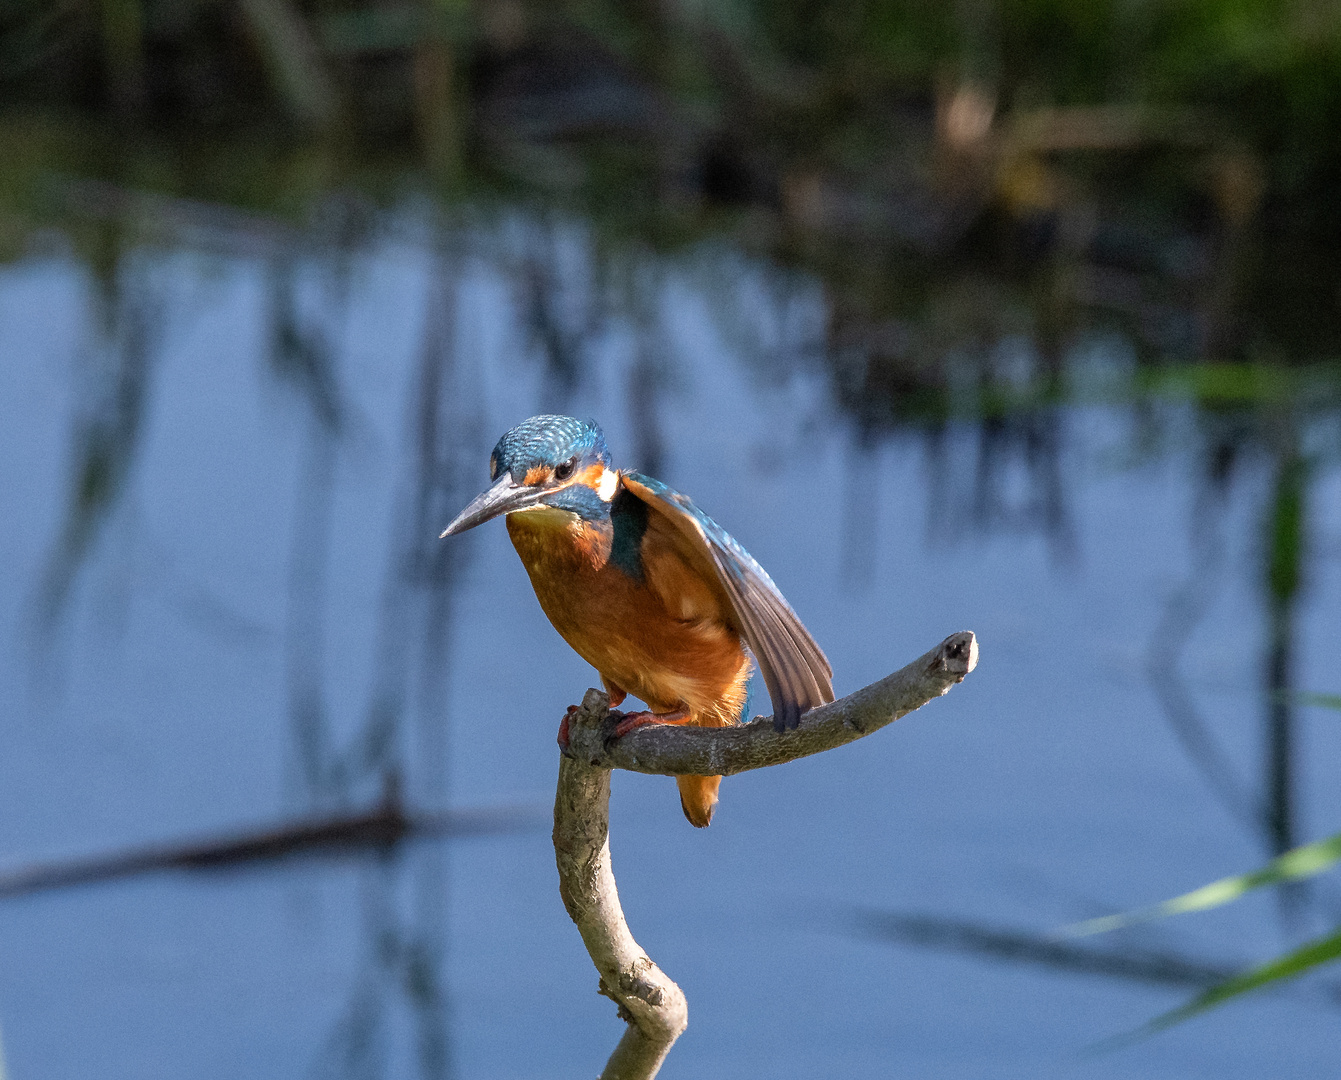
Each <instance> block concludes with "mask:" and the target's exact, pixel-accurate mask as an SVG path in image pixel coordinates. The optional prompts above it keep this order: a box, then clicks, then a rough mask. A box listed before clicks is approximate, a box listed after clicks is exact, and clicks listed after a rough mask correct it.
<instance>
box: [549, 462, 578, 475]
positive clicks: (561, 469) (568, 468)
mask: <svg viewBox="0 0 1341 1080" xmlns="http://www.w3.org/2000/svg"><path fill="white" fill-rule="evenodd" d="M576 468H577V458H569V459H568V460H567V461H565V462H564V463H563V464H562V465H560V466H558V467H557V468H556V469H555V470H554V479H555V480H567V479H568V478H569V477H570V476H572V475H573V470H574V469H576Z"/></svg>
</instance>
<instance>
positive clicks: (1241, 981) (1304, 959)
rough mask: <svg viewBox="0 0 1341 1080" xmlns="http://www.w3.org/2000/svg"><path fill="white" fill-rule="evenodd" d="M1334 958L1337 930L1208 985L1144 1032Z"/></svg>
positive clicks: (1338, 950)
mask: <svg viewBox="0 0 1341 1080" xmlns="http://www.w3.org/2000/svg"><path fill="white" fill-rule="evenodd" d="M1337 957H1341V928H1338V929H1337V930H1334V931H1333V932H1332V933H1331V934H1329V935H1328V936H1326V937H1321V938H1315V939H1314V940H1313V941H1310V942H1308V943H1307V944H1304V945H1301V946H1300V947H1299V948H1297V949H1294V950H1292V951H1291V952H1287V953H1285V954H1284V955H1283V956H1278V957H1276V959H1274V960H1270V961H1268V962H1267V963H1265V964H1263V965H1261V966H1260V967H1255V968H1252V969H1251V970H1249V971H1245V972H1244V973H1243V974H1242V975H1235V976H1234V978H1232V979H1226V980H1225V981H1224V982H1222V983H1220V985H1218V986H1212V987H1211V988H1210V989H1209V990H1207V991H1205V992H1204V993H1201V994H1198V995H1197V996H1196V997H1194V998H1193V999H1192V1000H1191V1001H1189V1002H1188V1003H1187V1004H1186V1005H1184V1006H1183V1007H1182V1008H1179V1009H1174V1010H1173V1011H1172V1012H1167V1013H1165V1014H1164V1015H1163V1016H1157V1017H1155V1019H1154V1020H1151V1021H1150V1023H1149V1024H1147V1025H1146V1028H1145V1030H1146V1032H1148V1033H1153V1032H1156V1031H1163V1030H1164V1029H1165V1028H1167V1027H1172V1026H1173V1025H1174V1024H1180V1023H1182V1022H1183V1021H1184V1020H1187V1019H1189V1018H1190V1017H1193V1016H1196V1015H1197V1014H1198V1013H1203V1012H1205V1011H1206V1010H1207V1009H1213V1008H1215V1007H1216V1006H1217V1005H1223V1004H1224V1003H1225V1002H1226V1001H1229V1000H1230V999H1231V998H1236V997H1238V996H1239V995H1240V994H1246V993H1248V992H1249V991H1250V990H1257V989H1259V988H1260V987H1263V986H1267V985H1269V984H1271V983H1275V982H1283V981H1285V980H1286V979H1294V978H1298V977H1299V976H1300V975H1302V974H1304V972H1306V971H1309V970H1310V969H1312V968H1315V967H1318V966H1319V965H1320V964H1326V963H1328V962H1329V961H1332V960H1335V959H1336V958H1337Z"/></svg>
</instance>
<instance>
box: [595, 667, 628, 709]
mask: <svg viewBox="0 0 1341 1080" xmlns="http://www.w3.org/2000/svg"><path fill="white" fill-rule="evenodd" d="M601 685H602V686H604V687H605V696H606V698H608V699H609V703H610V708H612V709H617V708H619V707H620V706H621V705H623V704H624V699H625V698H626V697H628V696H629V692H628V691H627V690H625V689H624V688H623V687H622V686H616V685H615V684H614V683H612V682H610V681H609V680H607V679H606V677H605V676H604V675H602V676H601Z"/></svg>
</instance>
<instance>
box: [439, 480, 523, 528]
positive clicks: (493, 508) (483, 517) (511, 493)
mask: <svg viewBox="0 0 1341 1080" xmlns="http://www.w3.org/2000/svg"><path fill="white" fill-rule="evenodd" d="M544 494H545V491H544V489H543V488H539V487H528V486H527V485H526V484H514V483H513V482H512V474H511V473H504V474H503V475H502V476H500V477H499V478H498V481H497V483H495V484H494V486H493V487H491V488H490V489H489V490H488V491H484V492H481V493H480V494H479V495H477V496H475V498H474V499H473V500H472V501H471V503H470V505H469V506H467V507H466V508H465V509H464V510H462V511H461V513H459V514H457V515H456V517H455V518H454V519H453V520H452V523H451V524H450V525H448V526H447V528H445V529H443V530H442V536H439V537H438V539H439V540H441V539H442V537H443V536H451V535H453V534H454V533H460V532H465V531H466V530H467V529H473V528H474V527H475V526H476V525H479V524H481V523H482V522H485V521H488V520H489V519H490V518H492V517H497V516H498V515H499V514H510V513H512V511H514V510H525V509H526V508H527V507H528V506H534V505H535V504H536V503H538V502H539V501H540V498H541V496H542V495H544Z"/></svg>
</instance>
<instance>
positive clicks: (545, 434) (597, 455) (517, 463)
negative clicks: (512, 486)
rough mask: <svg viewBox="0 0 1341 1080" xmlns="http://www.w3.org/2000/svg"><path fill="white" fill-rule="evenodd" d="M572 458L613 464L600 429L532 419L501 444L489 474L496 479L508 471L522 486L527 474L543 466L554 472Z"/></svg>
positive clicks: (567, 420)
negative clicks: (558, 466) (552, 469)
mask: <svg viewBox="0 0 1341 1080" xmlns="http://www.w3.org/2000/svg"><path fill="white" fill-rule="evenodd" d="M572 457H577V458H579V459H580V460H583V461H588V462H595V461H599V462H601V464H603V465H607V466H608V465H609V464H610V451H609V450H608V449H606V445H605V436H604V435H603V434H602V433H601V428H600V425H599V424H597V423H596V421H595V420H577V419H575V418H573V417H571V416H533V417H531V419H529V420H523V421H522V422H521V423H520V424H518V425H517V426H516V427H514V428H513V429H512V430H511V431H509V432H507V434H505V435H504V436H503V437H502V438H501V439H499V440H498V445H497V446H495V447H494V452H493V454H492V455H491V456H490V458H489V474H490V476H491V477H493V478H494V479H497V478H498V477H499V476H501V475H502V473H503V470H504V469H506V470H507V471H508V472H510V473H511V474H512V479H513V480H514V481H515V482H517V483H521V482H522V478H523V477H524V476H525V475H526V473H527V470H529V469H533V468H536V467H537V466H540V465H544V466H547V467H549V468H554V466H556V465H559V464H561V463H562V462H565V461H567V460H568V459H569V458H572Z"/></svg>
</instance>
